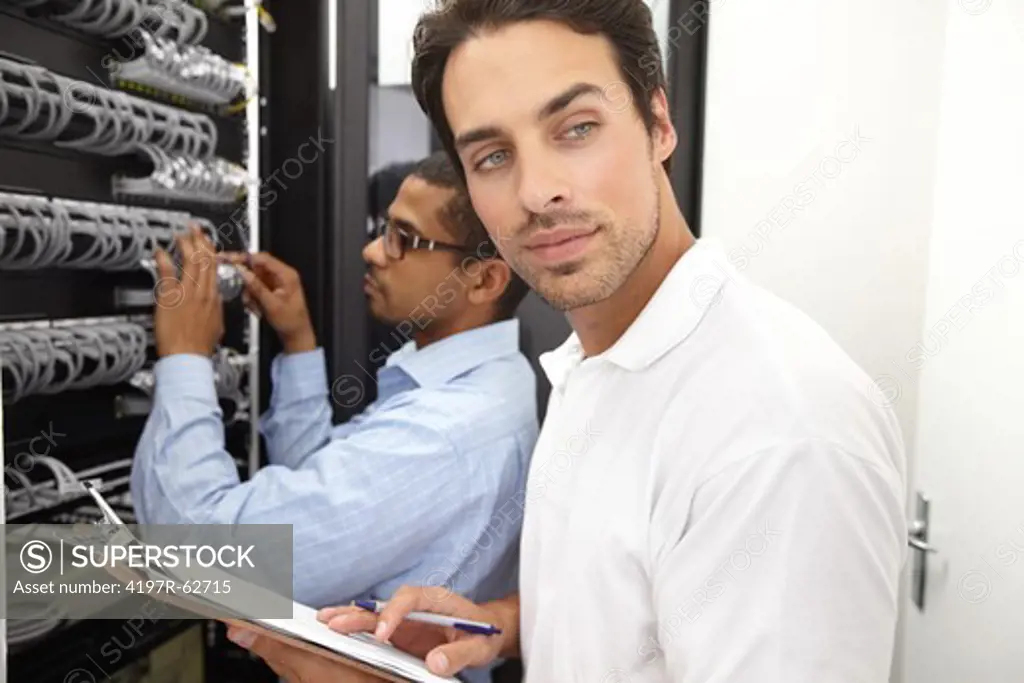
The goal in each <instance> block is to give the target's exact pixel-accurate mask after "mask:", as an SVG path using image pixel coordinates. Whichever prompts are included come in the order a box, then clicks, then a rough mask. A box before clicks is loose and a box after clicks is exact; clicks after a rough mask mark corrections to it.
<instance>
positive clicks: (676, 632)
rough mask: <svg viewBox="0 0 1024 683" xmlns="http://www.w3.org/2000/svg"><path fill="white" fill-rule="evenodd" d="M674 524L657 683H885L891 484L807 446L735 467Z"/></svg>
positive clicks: (895, 540)
mask: <svg viewBox="0 0 1024 683" xmlns="http://www.w3.org/2000/svg"><path fill="white" fill-rule="evenodd" d="M666 504H667V505H671V501H666ZM678 517H679V519H688V522H687V524H686V528H685V529H679V530H678V532H679V533H678V534H677V535H675V538H674V539H673V538H666V539H664V543H663V545H662V547H661V551H660V552H659V553H658V554H657V555H656V557H655V566H654V568H653V569H654V600H655V605H656V609H657V616H658V624H657V628H658V643H659V646H660V648H661V650H662V654H663V655H664V657H665V660H664V662H665V665H666V667H667V670H668V672H669V673H670V676H669V679H668V680H672V681H678V682H679V683H719V682H721V683H724V682H726V681H728V682H729V683H877V682H878V681H885V680H888V677H889V662H890V660H891V655H892V650H893V643H894V638H895V628H896V618H897V608H898V605H899V602H898V584H899V575H900V569H901V566H902V563H903V560H904V557H905V550H904V548H905V544H906V531H905V522H904V521H903V507H902V491H901V489H900V486H899V483H898V482H895V481H893V478H892V476H891V475H890V474H887V473H885V472H883V471H881V470H878V469H877V468H876V467H874V466H873V465H871V464H870V463H869V462H867V461H866V460H864V459H861V458H859V457H857V456H856V455H853V454H850V453H847V452H845V451H843V450H842V449H841V448H838V447H837V446H835V445H832V444H830V443H822V442H817V441H807V442H804V443H800V444H796V445H793V446H786V447H780V448H775V449H771V450H769V451H766V452H763V453H758V454H756V455H753V456H750V457H747V458H744V459H742V460H739V461H737V462H734V463H733V464H731V465H729V466H728V467H727V468H726V469H724V470H723V471H721V472H719V473H716V474H715V475H714V476H713V477H711V478H710V479H708V480H707V481H706V482H704V483H703V484H702V485H700V486H699V488H698V489H697V492H696V495H695V496H694V497H693V499H692V506H691V507H690V509H688V510H678Z"/></svg>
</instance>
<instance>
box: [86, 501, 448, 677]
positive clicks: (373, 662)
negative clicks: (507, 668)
mask: <svg viewBox="0 0 1024 683" xmlns="http://www.w3.org/2000/svg"><path fill="white" fill-rule="evenodd" d="M87 488H88V490H89V494H90V495H91V496H92V497H93V499H94V500H95V501H96V504H97V506H99V508H100V511H101V512H102V513H103V516H104V520H105V522H106V523H107V524H109V525H112V526H113V527H114V532H113V533H112V534H109V535H108V541H107V542H108V543H111V544H115V545H132V544H139V545H145V544H144V543H143V542H142V541H140V540H139V539H137V538H136V537H135V535H134V534H132V532H131V530H130V529H129V528H128V526H127V525H126V524H125V523H124V522H122V521H121V519H120V517H118V515H117V513H116V512H114V510H113V508H111V507H110V505H109V504H108V503H107V501H106V500H105V499H104V498H103V496H102V495H101V494H100V493H99V491H97V490H96V489H95V488H94V487H92V486H88V485H87ZM146 573H147V574H149V575H152V578H160V575H161V574H162V575H164V576H165V578H167V579H172V580H175V581H176V582H177V583H182V582H185V581H192V580H195V579H200V578H201V580H207V581H209V580H214V581H216V580H218V579H230V581H231V586H232V588H231V592H230V593H227V594H213V595H204V596H202V597H199V596H194V595H190V596H183V595H176V596H173V598H172V596H170V595H167V596H164V597H161V596H160V595H154V596H153V597H156V598H158V599H165V600H166V601H168V602H171V603H172V604H174V605H176V606H178V607H182V608H184V609H189V610H192V611H194V612H196V613H197V614H200V615H203V616H206V617H209V618H212V619H219V620H220V621H224V622H226V623H231V624H237V625H240V626H243V627H248V628H251V629H252V630H254V631H257V632H258V633H259V634H260V635H262V636H266V637H269V638H274V639H275V640H279V641H282V642H287V643H289V644H291V645H294V646H296V647H299V648H301V649H304V650H307V651H309V652H311V653H314V654H318V655H321V656H326V657H328V658H330V659H334V660H336V661H339V662H343V663H345V664H347V665H350V666H353V667H354V668H357V669H360V670H362V671H365V672H368V673H371V674H374V675H376V676H380V677H382V678H384V679H385V680H390V681H395V682H397V683H458V679H456V678H449V677H445V676H437V675H435V674H433V673H431V672H430V670H429V669H427V667H426V663H425V662H424V661H423V660H422V659H419V658H418V657H414V656H412V655H410V654H408V653H406V652H402V651H401V650H399V649H397V648H395V647H394V646H392V645H389V644H386V643H381V642H378V641H377V640H375V639H374V638H372V637H371V636H369V635H365V634H357V635H351V636H349V635H344V634H341V633H338V632H336V631H332V630H331V629H330V628H328V627H327V625H326V624H323V623H322V622H320V621H319V620H317V618H316V612H317V611H316V610H315V609H314V608H312V607H309V606H308V605H303V604H302V603H299V602H294V601H292V618H291V619H263V618H258V617H255V616H248V615H250V614H252V609H251V606H252V605H260V604H264V605H265V604H268V603H267V598H268V597H273V598H274V599H276V600H282V599H284V598H283V597H282V596H280V595H277V594H276V593H272V592H271V591H268V590H267V589H266V588H263V587H261V586H258V585H256V584H253V583H250V582H247V581H243V580H241V579H239V578H238V577H237V576H235V575H233V574H229V573H228V572H219V571H217V570H216V569H214V568H203V569H201V570H197V569H191V570H190V569H187V568H183V567H181V566H178V567H174V568H170V567H163V568H161V569H160V570H159V571H157V570H147V572H146ZM221 574H223V576H220V575H221ZM114 575H115V576H117V578H119V579H120V580H122V581H128V580H132V579H137V578H138V577H134V576H133V577H130V578H129V577H127V576H124V575H119V574H114ZM225 612H230V613H234V614H236V615H239V617H238V618H225V617H220V616H216V615H217V614H224V613H225Z"/></svg>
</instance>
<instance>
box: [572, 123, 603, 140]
mask: <svg viewBox="0 0 1024 683" xmlns="http://www.w3.org/2000/svg"><path fill="white" fill-rule="evenodd" d="M596 125H597V124H595V123H590V122H587V123H577V124H576V125H575V126H573V127H572V128H570V129H569V132H568V133H566V135H565V136H566V137H568V138H573V139H576V140H581V139H583V138H585V137H587V136H588V135H590V133H591V132H592V131H593V130H594V127H595V126H596Z"/></svg>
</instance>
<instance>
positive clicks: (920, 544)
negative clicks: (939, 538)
mask: <svg viewBox="0 0 1024 683" xmlns="http://www.w3.org/2000/svg"><path fill="white" fill-rule="evenodd" d="M907 545H909V546H910V547H911V548H913V549H914V550H920V551H921V552H924V553H937V552H939V550H938V548H934V547H932V546H930V545H928V544H927V543H925V542H924V541H919V540H917V539H916V538H913V537H911V538H908V539H907Z"/></svg>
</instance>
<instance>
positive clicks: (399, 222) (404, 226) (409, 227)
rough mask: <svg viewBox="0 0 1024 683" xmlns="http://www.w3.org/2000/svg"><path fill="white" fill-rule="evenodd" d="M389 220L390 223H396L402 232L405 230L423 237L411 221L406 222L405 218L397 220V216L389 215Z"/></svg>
mask: <svg viewBox="0 0 1024 683" xmlns="http://www.w3.org/2000/svg"><path fill="white" fill-rule="evenodd" d="M387 219H388V220H389V221H391V222H392V223H394V224H395V225H396V226H398V227H399V228H401V229H402V230H405V231H406V232H411V233H413V234H416V235H419V236H420V237H423V232H422V231H421V230H420V229H419V228H417V227H416V226H415V225H414V224H413V223H410V222H409V221H407V220H405V219H404V218H396V217H395V216H392V215H391V214H390V213H389V214H388V215H387Z"/></svg>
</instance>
